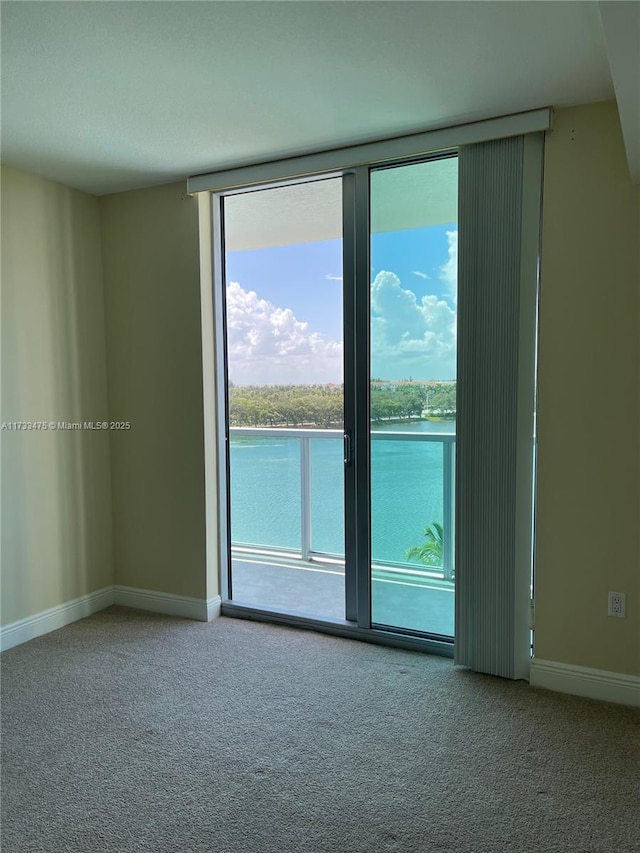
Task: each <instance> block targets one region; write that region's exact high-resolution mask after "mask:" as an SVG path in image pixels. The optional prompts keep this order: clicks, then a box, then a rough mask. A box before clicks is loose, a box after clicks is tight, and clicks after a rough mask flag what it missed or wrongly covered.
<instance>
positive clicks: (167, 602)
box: [0, 586, 221, 651]
mask: <svg viewBox="0 0 640 853" xmlns="http://www.w3.org/2000/svg"><path fill="white" fill-rule="evenodd" d="M112 604H121V605H122V606H123V607H135V608H137V609H138V610H151V611H153V612H154V613H165V614H166V615H167V616H182V617H185V618H187V619H196V620H198V621H199V622H211V620H212V619H216V618H217V617H218V616H219V615H220V606H221V599H220V596H219V595H216V596H214V597H213V598H209V599H204V598H189V597H188V596H186V595H170V594H168V593H165V592H154V591H152V590H148V589H134V588H133V587H129V586H107V587H105V588H104V589H99V590H97V591H96V592H90V593H88V594H87V595H82V596H80V598H74V599H73V601H65V603H64V604H60V605H58V606H57V607H50V608H49V609H48V610H43V611H42V612H41V613H36V614H34V615H33V616H27V617H26V618H25V619H20V620H18V621H17V622H11V623H10V624H8V625H3V626H2V627H1V628H0V651H5V650H6V649H11V648H13V647H14V646H19V645H20V644H21V643H26V642H27V641H28V640H33V639H34V638H35V637H41V636H42V635H43V634H48V633H49V632H50V631H55V630H57V629H58V628H64V626H65V625H70V624H71V623H72V622H76V621H77V620H78V619H84V618H85V616H91V614H92V613H97V612H98V611H99V610H104V608H105V607H110V606H111V605H112Z"/></svg>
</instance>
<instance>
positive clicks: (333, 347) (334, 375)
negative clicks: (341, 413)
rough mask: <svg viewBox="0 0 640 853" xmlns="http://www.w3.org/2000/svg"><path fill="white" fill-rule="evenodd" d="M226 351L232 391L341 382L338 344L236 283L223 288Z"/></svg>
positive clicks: (287, 311)
mask: <svg viewBox="0 0 640 853" xmlns="http://www.w3.org/2000/svg"><path fill="white" fill-rule="evenodd" d="M227 350H228V359H229V377H230V379H231V380H232V381H233V382H234V383H235V384H236V385H261V384H270V385H278V384H282V385H286V384H290V383H291V384H305V385H306V384H315V383H322V384H323V383H325V382H342V343H340V342H338V341H326V340H325V339H324V338H323V337H322V335H319V334H318V333H317V332H311V331H310V330H309V324H308V323H306V322H304V321H301V320H298V319H297V318H296V316H295V315H294V313H293V311H291V309H290V308H278V307H277V306H276V305H273V304H272V303H271V302H268V301H267V300H266V299H260V297H259V296H258V294H257V293H256V292H255V291H253V290H244V289H243V287H242V286H241V285H240V284H238V282H236V281H232V282H230V284H229V285H228V287H227Z"/></svg>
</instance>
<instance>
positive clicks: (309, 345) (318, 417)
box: [223, 178, 345, 619]
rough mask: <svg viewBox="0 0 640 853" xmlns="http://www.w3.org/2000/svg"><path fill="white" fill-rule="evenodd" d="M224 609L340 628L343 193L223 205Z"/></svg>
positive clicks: (294, 191) (293, 194)
mask: <svg viewBox="0 0 640 853" xmlns="http://www.w3.org/2000/svg"><path fill="white" fill-rule="evenodd" d="M223 221H224V246H223V251H224V270H225V275H224V283H225V298H226V360H227V384H228V415H229V468H230V471H229V483H230V535H231V577H230V589H231V598H232V600H233V601H234V602H236V603H239V604H247V605H250V606H253V607H258V608H261V609H265V610H274V609H275V610H281V611H285V612H288V613H300V614H304V615H308V616H318V617H321V618H332V619H344V615H345V587H344V524H343V521H342V520H343V518H344V476H343V432H344V426H343V421H344V415H343V412H344V403H343V401H344V394H343V341H342V338H343V320H342V305H343V293H342V181H341V179H340V178H331V179H324V180H316V181H308V182H305V183H298V184H293V185H289V186H284V187H277V188H268V189H260V190H254V191H249V192H242V193H238V194H231V195H228V196H226V197H224V199H223Z"/></svg>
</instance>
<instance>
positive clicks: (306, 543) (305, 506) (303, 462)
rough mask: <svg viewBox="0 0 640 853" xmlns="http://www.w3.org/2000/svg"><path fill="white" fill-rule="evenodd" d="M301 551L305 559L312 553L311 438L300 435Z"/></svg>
mask: <svg viewBox="0 0 640 853" xmlns="http://www.w3.org/2000/svg"><path fill="white" fill-rule="evenodd" d="M300 551H301V554H302V559H303V560H308V559H309V555H310V553H311V439H310V438H309V436H308V435H302V436H300Z"/></svg>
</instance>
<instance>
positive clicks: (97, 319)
mask: <svg viewBox="0 0 640 853" xmlns="http://www.w3.org/2000/svg"><path fill="white" fill-rule="evenodd" d="M107 419H108V411H107V385H106V364H105V339H104V301H103V291H102V273H101V256H100V232H99V214H98V202H97V200H96V199H95V198H93V197H91V196H88V195H86V194H84V193H81V192H78V191H76V190H72V189H69V188H68V187H64V186H62V185H60V184H56V183H53V182H51V181H46V180H43V179H41V178H36V177H33V176H31V175H27V174H25V173H24V172H19V171H16V170H14V169H9V168H6V167H4V168H3V169H2V421H44V422H47V423H48V422H49V421H55V422H57V421H65V422H73V421H85V420H86V421H103V420H107ZM111 542H112V528H111V490H110V473H109V436H108V434H107V433H105V432H90V431H83V432H76V431H73V432H61V431H52V430H47V431H46V432H45V431H17V432H11V431H6V430H5V431H3V432H2V624H7V623H10V622H13V621H16V620H18V619H22V618H24V617H26V616H29V615H32V614H34V613H38V612H40V611H42V610H45V609H47V608H49V607H55V606H57V605H59V604H62V603H64V602H66V601H69V600H71V599H74V598H77V597H79V596H81V595H84V594H85V593H89V592H93V591H95V590H97V589H101V588H102V587H105V586H109V585H110V584H111V583H112V548H111Z"/></svg>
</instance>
